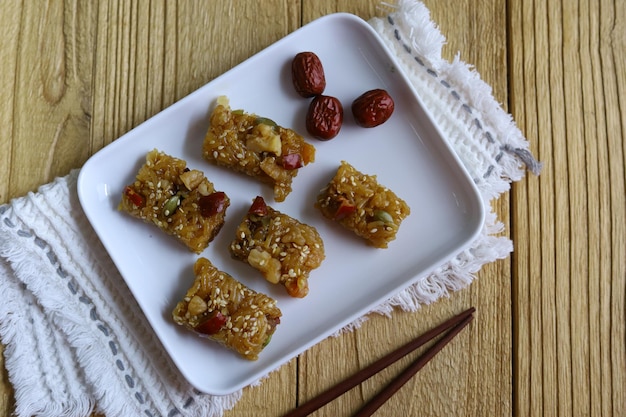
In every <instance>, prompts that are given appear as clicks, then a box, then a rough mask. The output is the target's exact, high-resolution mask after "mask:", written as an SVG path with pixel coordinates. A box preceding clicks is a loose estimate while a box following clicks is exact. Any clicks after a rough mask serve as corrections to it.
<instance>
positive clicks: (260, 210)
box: [248, 196, 267, 216]
mask: <svg viewBox="0 0 626 417" xmlns="http://www.w3.org/2000/svg"><path fill="white" fill-rule="evenodd" d="M248 213H250V214H256V215H257V216H265V215H266V214H267V204H265V200H263V197H261V196H257V197H256V198H255V199H254V201H253V202H252V205H251V206H250V209H249V210H248Z"/></svg>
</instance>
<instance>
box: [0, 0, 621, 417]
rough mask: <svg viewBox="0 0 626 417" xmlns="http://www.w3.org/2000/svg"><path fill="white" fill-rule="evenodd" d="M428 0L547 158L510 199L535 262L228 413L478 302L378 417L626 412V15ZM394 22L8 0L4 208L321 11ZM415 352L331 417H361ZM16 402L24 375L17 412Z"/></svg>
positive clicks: (305, 9)
mask: <svg viewBox="0 0 626 417" xmlns="http://www.w3.org/2000/svg"><path fill="white" fill-rule="evenodd" d="M424 3H425V4H426V6H427V7H428V8H429V9H430V11H431V14H432V18H433V20H434V21H435V22H436V23H437V24H438V26H439V28H440V29H441V31H442V32H443V34H444V35H445V36H446V38H447V41H448V42H447V45H446V46H445V48H444V56H445V57H446V58H448V59H451V58H453V57H454V55H455V54H456V53H457V51H458V52H460V56H461V59H463V60H464V61H465V62H467V63H469V64H472V65H473V66H474V67H475V69H476V70H477V71H478V72H479V73H480V74H481V76H482V78H483V79H484V80H485V81H486V82H487V83H489V84H490V85H491V86H492V87H493V94H494V95H495V98H496V99H497V100H498V101H499V102H501V103H502V104H503V106H504V108H505V109H506V110H507V111H509V112H510V113H511V114H512V115H513V117H514V119H515V120H516V122H517V124H518V126H519V127H520V129H521V130H522V131H523V132H524V134H525V135H526V137H527V138H528V140H529V141H530V142H531V149H532V152H533V153H534V155H535V156H536V157H537V158H538V159H540V160H541V161H542V162H543V163H544V168H543V172H542V174H541V175H540V176H539V177H536V176H533V175H532V174H529V175H528V176H527V177H526V178H524V179H523V180H522V181H521V182H518V183H515V184H514V185H513V187H512V189H511V191H510V192H509V193H505V194H504V195H502V197H501V198H500V199H498V200H497V201H494V202H493V204H494V206H495V208H496V210H497V212H498V214H499V217H500V219H501V220H502V221H503V222H504V223H505V224H506V226H507V228H506V231H505V233H506V234H507V235H509V236H511V237H512V239H513V241H514V243H515V251H514V253H513V254H512V255H511V256H510V257H509V258H507V259H505V260H501V261H498V262H495V263H493V264H491V265H488V266H485V267H484V268H483V269H482V270H481V271H480V272H479V273H478V274H477V275H478V277H477V278H478V279H477V280H476V281H475V282H474V283H473V284H472V285H471V286H470V287H468V288H466V289H464V290H461V291H458V292H455V293H453V294H451V295H450V297H449V298H445V299H442V300H440V301H438V302H436V303H434V304H431V305H429V306H425V307H423V308H422V309H420V310H419V311H418V312H416V313H403V312H396V313H394V314H393V316H392V317H391V318H387V317H372V318H371V320H369V321H368V322H366V323H365V324H364V325H363V326H362V328H360V329H358V330H357V331H354V332H352V333H348V334H345V335H343V336H341V337H338V338H332V339H329V340H326V341H324V342H322V343H320V344H319V345H317V346H315V347H313V348H312V349H310V350H309V351H307V352H306V353H304V354H302V355H301V356H300V357H298V358H297V359H294V360H292V361H291V362H290V363H289V364H287V365H286V366H284V367H282V368H280V370H278V371H277V372H274V373H272V374H271V375H270V376H269V378H267V379H266V380H264V381H263V383H262V384H261V385H260V386H257V387H250V388H246V389H245V390H244V392H243V396H242V398H241V400H240V401H239V403H238V404H237V405H236V406H235V408H234V409H233V410H231V411H229V412H227V413H226V416H229V417H230V416H256V417H258V416H278V415H281V414H284V413H285V412H287V411H288V410H290V409H292V408H293V407H294V406H295V405H296V404H298V403H299V402H302V401H304V400H306V399H307V398H311V397H312V396H313V395H315V394H316V393H319V392H320V391H321V390H323V389H325V388H327V387H329V386H330V385H332V384H334V383H335V382H337V381H339V380H341V379H343V378H345V377H346V376H348V375H351V374H352V373H354V372H355V371H356V370H358V369H360V368H362V367H363V366H365V365H366V364H368V363H370V362H372V361H373V360H375V359H376V358H378V357H380V356H381V355H383V354H384V353H386V352H388V351H390V350H392V349H393V348H395V347H397V346H400V345H401V344H403V343H404V342H406V341H407V340H409V339H410V338H412V337H413V336H415V335H417V334H419V333H422V332H423V331H424V330H426V329H428V328H430V327H432V326H433V325H434V324H437V323H439V322H440V321H442V320H443V319H445V318H447V317H449V316H451V315H453V314H454V313H457V312H460V311H461V310H464V309H465V308H467V307H469V306H475V307H476V308H477V314H476V320H475V321H474V322H473V323H472V324H471V325H470V327H469V328H467V329H466V330H465V331H464V332H463V333H462V334H461V335H460V336H459V337H458V338H457V339H455V341H454V342H453V343H452V344H451V345H450V346H448V347H447V348H446V349H445V350H444V351H443V352H441V354H440V355H438V356H437V357H436V358H435V359H434V360H433V361H432V362H431V363H430V364H428V365H427V366H426V367H425V368H424V369H423V370H422V371H421V372H420V373H419V374H418V375H417V376H416V377H415V378H413V379H412V381H411V382H410V383H409V384H408V385H406V386H405V387H404V388H402V389H401V390H400V391H399V392H398V393H397V394H396V395H395V396H394V397H393V398H392V399H391V400H390V401H389V402H388V403H387V404H386V405H384V406H383V407H382V408H381V409H380V410H379V412H378V413H377V415H379V416H418V415H419V416H511V415H514V416H615V417H617V416H624V415H626V347H625V346H626V331H625V326H626V325H625V323H626V320H625V318H626V317H625V311H626V302H625V299H626V244H625V243H626V226H625V223H626V216H625V214H626V213H625V212H626V207H625V176H626V171H625V168H624V166H625V165H624V157H625V154H626V141H625V140H624V136H625V135H624V132H625V130H626V60H625V59H624V57H625V56H626V31H625V29H624V28H625V27H626V3H625V2H623V1H621V0H578V1H567V0H547V1H546V0H490V1H483V0H465V1H459V0H424ZM388 10H389V9H388V8H387V7H385V6H384V5H381V4H380V2H379V1H377V0H359V1H355V0H341V1H332V0H323V1H307V0H300V1H298V0H267V1H259V2H255V1H244V0H238V1H232V2H231V1H217V0H215V1H204V0H198V1H179V2H174V1H166V0H145V1H143V0H142V1H122V0H120V1H115V0H109V1H106V0H102V1H98V2H96V1H87V0H85V1H80V0H79V1H69V0H67V1H63V0H50V1H45V2H44V1H36V0H26V1H23V2H18V1H9V0H3V1H2V3H1V6H0V26H1V27H3V28H4V29H3V39H2V45H1V46H0V66H1V71H0V96H2V97H4V98H5V100H6V101H5V103H4V104H3V105H2V107H1V109H0V125H1V126H4V127H3V129H2V132H1V133H0V172H1V174H0V203H5V202H7V201H9V199H11V198H13V197H18V196H21V195H23V194H24V193H26V192H28V191H31V190H35V189H36V188H37V187H38V186H40V185H42V184H45V183H47V182H49V181H51V180H52V179H53V178H54V177H55V176H63V175H66V174H67V173H68V172H69V171H70V169H72V168H78V167H80V166H81V165H82V164H83V163H84V162H85V161H86V160H87V159H88V158H89V156H91V155H92V154H93V153H95V152H96V151H98V150H99V149H100V148H102V147H103V146H105V145H107V144H109V143H110V142H112V141H113V140H115V139H116V138H117V137H119V136H120V135H122V134H123V133H125V132H127V131H128V130H129V129H131V128H132V127H134V126H136V125H138V124H139V123H141V122H143V121H144V120H146V119H147V118H149V117H150V116H152V115H154V114H156V113H157V112H159V111H160V110H162V109H164V108H165V107H167V106H169V105H170V104H172V103H173V102H175V101H176V100H178V99H180V98H182V97H184V96H185V95H187V94H188V93H190V92H192V91H194V90H195V89H197V88H198V87H200V86H202V85H204V84H205V83H207V82H208V81H210V80H211V79H213V78H214V77H216V76H218V75H219V74H221V73H223V72H224V71H226V70H228V69H230V68H232V67H233V66H235V65H237V64H238V63H240V62H241V61H243V60H244V59H246V58H248V57H249V56H251V55H253V54H254V53H256V52H258V51H260V50H262V49H263V48H265V47H266V46H268V45H270V44H272V43H273V42H275V41H277V40H279V39H280V38H282V37H284V36H285V35H287V34H288V33H290V32H292V31H294V30H295V29H297V28H298V27H300V26H302V25H303V24H305V23H307V22H310V21H311V20H314V19H315V18H317V17H320V16H322V15H325V14H329V13H332V12H336V11H347V12H352V13H355V14H357V15H359V16H361V17H362V18H364V19H369V18H371V17H373V16H382V15H385V14H386V12H388ZM0 320H2V318H0ZM414 357H415V355H414V356H412V357H411V358H408V359H406V360H404V361H402V362H401V363H400V364H398V365H396V366H394V367H392V368H390V369H388V370H387V371H385V372H383V373H382V374H380V375H377V376H376V377H374V378H372V379H371V380H369V381H367V382H366V383H363V384H362V385H360V386H359V387H358V388H355V389H354V390H352V391H350V392H349V393H347V394H346V395H345V396H344V397H342V398H340V399H339V400H337V401H335V402H333V403H331V404H329V405H328V406H327V407H326V408H324V409H323V410H322V411H320V412H318V413H317V414H315V415H318V416H330V415H332V416H349V415H351V414H352V413H353V412H354V411H355V410H357V409H358V408H359V406H360V405H362V404H363V403H364V402H365V401H367V400H368V399H369V398H371V397H372V396H373V395H374V394H375V393H376V392H377V390H378V389H380V388H381V387H382V386H383V385H384V384H385V383H386V382H387V381H389V380H391V379H392V378H393V377H394V376H395V375H397V374H398V373H399V372H400V371H401V370H402V369H403V368H404V367H405V366H406V365H407V364H408V363H409V362H408V361H409V360H410V359H412V358H414ZM2 369H4V367H3V366H2ZM13 407H14V398H13V391H12V388H11V385H10V383H9V381H8V375H7V373H6V370H4V371H3V372H0V410H1V411H0V412H1V413H2V415H6V416H8V415H10V413H11V412H12V409H13Z"/></svg>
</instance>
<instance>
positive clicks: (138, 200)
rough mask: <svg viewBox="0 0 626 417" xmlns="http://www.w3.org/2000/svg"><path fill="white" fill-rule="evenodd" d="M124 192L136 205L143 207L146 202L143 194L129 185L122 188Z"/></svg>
mask: <svg viewBox="0 0 626 417" xmlns="http://www.w3.org/2000/svg"><path fill="white" fill-rule="evenodd" d="M124 194H126V197H128V199H129V200H130V201H131V202H132V203H133V204H134V205H135V206H137V207H143V206H144V205H145V204H146V202H145V199H144V198H143V196H142V195H141V194H138V193H137V192H136V191H135V190H133V189H132V188H130V187H126V188H124Z"/></svg>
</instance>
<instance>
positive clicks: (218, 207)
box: [198, 191, 229, 217]
mask: <svg viewBox="0 0 626 417" xmlns="http://www.w3.org/2000/svg"><path fill="white" fill-rule="evenodd" d="M228 203H229V201H228V200H227V197H226V194H225V193H224V192H222V191H217V192H214V193H211V194H209V195H206V196H202V197H200V199H199V200H198V206H200V214H201V215H202V216H204V217H211V216H214V215H216V214H218V213H221V212H223V211H224V210H226V207H228Z"/></svg>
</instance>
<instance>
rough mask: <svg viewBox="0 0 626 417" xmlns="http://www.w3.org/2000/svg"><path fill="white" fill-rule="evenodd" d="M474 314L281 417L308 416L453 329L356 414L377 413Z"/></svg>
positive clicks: (423, 337)
mask: <svg viewBox="0 0 626 417" xmlns="http://www.w3.org/2000/svg"><path fill="white" fill-rule="evenodd" d="M475 311H476V309H475V308H474V307H471V308H469V309H467V310H465V311H464V312H462V313H460V314H458V315H456V316H454V317H452V318H451V319H448V320H446V321H445V322H443V323H441V324H440V325H438V326H436V327H434V328H432V329H430V330H428V331H427V332H426V333H424V334H422V335H421V336H418V337H417V338H415V339H413V340H412V341H410V342H408V343H407V344H405V345H404V346H401V347H399V348H398V349H396V350H394V351H393V352H391V353H389V354H387V355H386V356H384V357H382V358H380V359H378V360H377V361H376V362H374V363H372V364H371V365H369V366H367V367H365V368H363V369H362V370H360V371H359V372H357V373H355V374H354V375H352V376H350V377H348V378H346V379H345V380H343V381H342V382H340V383H338V384H337V385H335V386H334V387H331V388H329V389H328V390H326V391H324V392H323V393H321V394H320V395H318V396H317V397H315V398H313V399H311V400H310V401H308V402H306V403H304V404H302V405H301V406H299V407H298V408H296V409H294V410H293V411H291V412H290V413H288V414H286V415H285V416H284V417H304V416H308V415H309V414H310V413H312V412H314V411H316V410H317V409H319V408H321V407H323V406H324V405H326V404H328V403H329V402H330V401H332V400H334V399H335V398H337V397H339V396H340V395H342V394H344V393H345V392H347V391H349V390H350V389H352V388H354V387H355V386H357V385H359V384H360V383H361V382H363V381H365V380H366V379H368V378H370V377H371V376H373V375H375V374H377V373H378V372H380V371H382V370H383V369H385V368H386V367H388V366H389V365H391V364H393V363H394V362H396V361H398V360H399V359H401V358H403V357H404V356H406V355H407V354H409V353H411V352H413V351H414V350H415V349H417V348H419V347H420V346H422V345H423V344H425V343H427V342H428V341H430V340H431V339H433V338H435V337H437V336H439V335H440V334H441V333H443V332H445V331H446V330H448V329H450V328H452V327H453V329H452V330H451V331H450V332H449V333H448V334H447V335H446V336H445V337H444V338H442V339H441V340H440V341H439V342H437V343H436V344H435V345H433V347H431V348H430V349H429V350H428V351H427V352H426V353H425V354H424V355H423V356H421V357H420V358H419V359H418V360H417V361H416V362H415V363H413V364H412V365H411V366H410V367H409V368H407V370H406V371H405V372H403V373H402V374H401V375H400V376H399V377H398V378H397V379H396V380H395V381H393V382H392V383H391V384H390V385H389V386H387V388H385V389H384V390H383V391H382V392H381V393H380V394H379V395H378V396H376V397H375V398H374V399H373V400H372V401H370V403H368V404H366V406H365V407H364V408H363V409H361V411H359V413H367V412H369V414H358V416H360V417H365V416H369V415H370V414H371V413H373V412H374V411H376V410H377V409H378V408H379V407H380V406H381V405H382V404H383V403H384V402H385V401H386V400H387V399H388V398H390V397H391V396H392V395H393V394H394V393H395V392H396V391H397V390H398V389H399V388H400V387H401V386H402V385H403V384H404V383H406V381H408V380H409V379H410V378H411V376H412V375H414V374H415V373H416V372H417V371H419V370H420V369H421V368H422V367H423V366H424V365H425V364H426V363H428V361H430V359H432V358H433V357H434V356H435V355H436V354H437V353H438V352H439V351H440V350H441V349H442V348H443V347H444V346H445V345H446V344H447V343H448V342H449V341H450V340H452V338H453V337H454V336H456V335H457V334H458V332H460V331H461V330H462V329H463V327H465V326H466V325H467V324H468V323H469V322H470V321H471V320H472V319H473V313H474V312H475ZM374 407H375V408H374Z"/></svg>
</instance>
